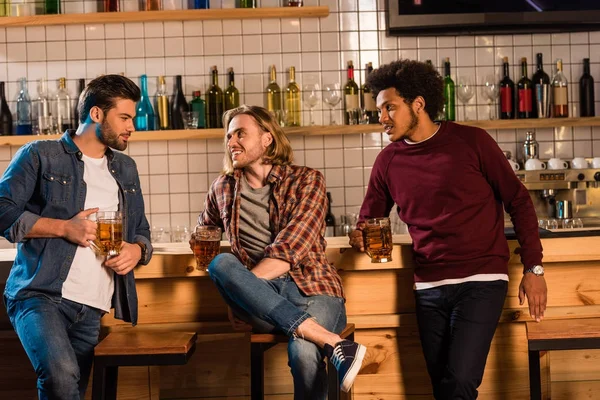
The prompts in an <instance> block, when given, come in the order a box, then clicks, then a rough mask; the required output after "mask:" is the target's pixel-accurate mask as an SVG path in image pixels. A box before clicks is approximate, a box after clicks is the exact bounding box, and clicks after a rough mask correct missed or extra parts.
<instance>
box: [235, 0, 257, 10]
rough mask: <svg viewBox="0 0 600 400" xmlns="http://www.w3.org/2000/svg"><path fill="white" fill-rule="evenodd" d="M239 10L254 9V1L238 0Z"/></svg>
mask: <svg viewBox="0 0 600 400" xmlns="http://www.w3.org/2000/svg"><path fill="white" fill-rule="evenodd" d="M239 8H256V0H240V7H239Z"/></svg>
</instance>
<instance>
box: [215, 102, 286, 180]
mask: <svg viewBox="0 0 600 400" xmlns="http://www.w3.org/2000/svg"><path fill="white" fill-rule="evenodd" d="M242 114H245V115H249V116H251V117H252V118H253V119H254V121H256V123H257V125H258V126H259V127H260V129H261V130H262V131H263V132H267V133H270V134H271V136H273V141H272V142H271V144H270V145H269V147H268V148H267V150H266V151H265V154H264V155H263V162H264V163H265V164H272V165H289V164H291V163H292V161H293V160H294V152H293V150H292V145H291V144H290V141H289V140H288V138H287V136H286V135H285V132H283V129H281V126H279V124H278V123H277V121H276V120H275V118H274V117H273V115H272V114H271V113H270V112H269V111H268V110H267V109H265V108H263V107H259V106H247V105H245V104H244V105H241V106H239V107H237V108H234V109H231V110H229V111H227V112H226V113H225V114H223V127H224V128H225V140H224V147H225V155H224V156H223V174H224V175H231V174H233V170H234V168H233V161H232V160H231V154H230V153H229V150H228V149H227V131H228V130H229V124H230V123H231V120H232V119H233V118H234V117H236V116H238V115H242Z"/></svg>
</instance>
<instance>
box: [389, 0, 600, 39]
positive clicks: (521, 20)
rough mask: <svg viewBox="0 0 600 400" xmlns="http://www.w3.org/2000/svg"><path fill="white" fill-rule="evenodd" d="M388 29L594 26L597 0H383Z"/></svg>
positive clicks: (599, 8)
mask: <svg viewBox="0 0 600 400" xmlns="http://www.w3.org/2000/svg"><path fill="white" fill-rule="evenodd" d="M386 1H387V5H388V15H387V17H388V19H387V22H388V33H389V34H390V35H399V36H401V35H411V36H412V35H470V34H505V33H540V32H572V31H586V30H600V0H386Z"/></svg>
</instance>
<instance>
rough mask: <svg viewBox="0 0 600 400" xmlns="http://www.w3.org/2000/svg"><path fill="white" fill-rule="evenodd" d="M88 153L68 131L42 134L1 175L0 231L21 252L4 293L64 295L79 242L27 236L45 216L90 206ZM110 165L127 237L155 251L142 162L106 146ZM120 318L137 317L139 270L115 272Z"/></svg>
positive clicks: (65, 216) (20, 296) (12, 296)
mask: <svg viewBox="0 0 600 400" xmlns="http://www.w3.org/2000/svg"><path fill="white" fill-rule="evenodd" d="M81 156H82V153H81V151H80V150H79V148H78V147H77V145H76V144H75V143H74V142H73V139H72V137H71V134H70V133H69V131H67V132H66V133H65V134H64V135H63V136H62V138H61V139H60V140H40V141H36V142H32V143H29V144H27V145H25V146H23V147H21V148H20V149H19V151H18V152H17V154H16V155H15V157H14V158H13V160H12V162H11V163H10V165H9V166H8V168H7V169H6V171H5V172H4V175H3V176H2V178H1V179H0V232H2V235H3V236H4V237H5V238H6V239H8V240H9V241H10V242H12V243H17V256H16V258H15V262H14V264H13V267H12V269H11V271H10V275H9V277H8V280H7V282H6V288H5V290H4V295H5V296H6V297H7V298H9V299H13V300H18V299H23V298H27V297H31V296H36V295H44V296H47V297H49V298H50V299H52V300H54V301H57V302H58V301H60V300H61V298H62V297H61V296H62V286H63V282H64V281H65V280H66V278H67V275H68V274H69V270H70V268H71V263H72V262H73V258H74V256H75V251H76V250H77V245H76V244H74V243H71V242H69V241H67V240H66V239H63V238H33V239H26V238H25V236H26V235H27V234H28V233H29V231H31V228H32V227H33V225H34V224H35V223H36V222H37V220H38V219H39V218H40V217H46V218H56V219H63V220H68V219H71V218H72V217H74V216H75V215H76V214H77V213H79V212H80V211H82V210H83V209H84V204H85V196H86V190H87V189H86V185H85V182H84V180H83V170H84V164H83V161H82V160H81ZM106 156H107V159H108V168H109V170H110V172H111V174H112V176H113V177H114V178H115V180H116V181H117V184H118V186H119V207H120V209H121V212H122V213H123V240H125V241H126V242H128V243H135V242H142V243H144V244H145V245H146V248H147V252H146V257H145V259H144V260H140V264H144V265H145V264H147V263H148V262H149V261H150V258H151V256H152V246H151V244H150V228H149V225H148V221H147V220H146V216H145V214H144V199H143V197H142V192H141V189H140V180H139V176H138V172H137V167H136V165H135V162H134V161H133V159H131V158H130V157H129V156H127V155H124V154H121V153H118V152H113V151H111V150H110V149H108V150H107V151H106ZM112 306H113V307H114V308H115V318H119V319H122V320H124V321H127V322H131V323H132V324H133V325H135V324H136V323H137V316H138V300H137V292H136V289H135V281H134V275H133V271H131V272H129V273H128V274H127V275H124V276H123V275H117V274H115V291H114V295H113V299H112Z"/></svg>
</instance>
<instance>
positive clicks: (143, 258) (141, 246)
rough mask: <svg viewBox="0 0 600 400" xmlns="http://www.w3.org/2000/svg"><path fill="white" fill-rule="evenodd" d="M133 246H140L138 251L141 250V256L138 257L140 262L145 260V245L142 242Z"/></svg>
mask: <svg viewBox="0 0 600 400" xmlns="http://www.w3.org/2000/svg"><path fill="white" fill-rule="evenodd" d="M135 244H137V245H138V246H140V249H142V255H141V256H140V261H144V260H145V259H146V252H147V251H148V249H147V248H146V245H145V244H144V243H142V242H135Z"/></svg>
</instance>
